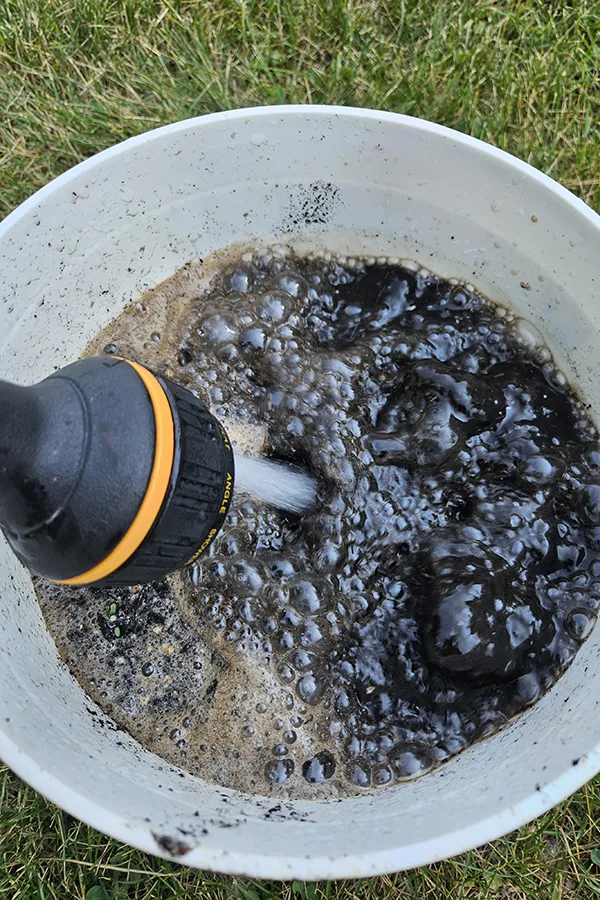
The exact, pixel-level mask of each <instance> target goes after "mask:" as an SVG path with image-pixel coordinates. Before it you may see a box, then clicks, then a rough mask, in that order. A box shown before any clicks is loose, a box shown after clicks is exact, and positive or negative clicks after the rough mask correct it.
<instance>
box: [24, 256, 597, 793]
mask: <svg viewBox="0 0 600 900" xmlns="http://www.w3.org/2000/svg"><path fill="white" fill-rule="evenodd" d="M212 265H213V263H211V266H212ZM216 266H217V267H218V268H217V269H213V268H207V266H206V262H204V263H202V264H197V265H189V266H185V267H184V268H183V269H182V270H180V272H178V273H177V274H176V275H175V276H173V277H172V278H170V279H169V280H167V281H166V282H164V283H163V284H162V285H159V286H158V287H157V288H155V289H154V290H153V291H150V292H149V293H147V294H145V295H144V296H143V297H142V298H140V300H139V302H137V303H135V304H132V305H131V306H130V307H128V308H127V309H126V310H124V311H123V313H122V314H121V316H120V317H119V318H118V319H117V320H116V321H115V322H113V323H111V324H110V325H109V326H107V328H106V329H105V330H104V331H103V332H102V333H101V334H100V335H98V337H97V338H96V340H95V342H94V344H92V345H91V346H90V348H89V351H88V352H89V353H118V354H119V355H120V356H125V357H129V358H131V359H136V360H138V361H139V362H141V363H143V364H145V365H147V366H149V367H150V368H152V369H153V370H154V371H156V372H158V373H160V374H161V375H163V376H164V377H166V378H170V379H173V380H174V381H177V382H178V383H179V384H181V385H182V386H184V387H186V388H187V389H189V390H191V391H192V392H194V393H195V394H196V395H197V396H199V397H200V398H201V399H202V400H203V401H204V402H205V403H207V404H209V405H210V407H211V409H212V411H213V412H214V414H215V415H216V417H217V418H218V419H219V421H220V422H221V423H222V424H223V427H224V428H225V429H226V431H227V434H228V435H229V437H230V440H231V443H232V445H233V446H234V447H235V450H236V453H237V454H238V465H237V468H238V472H237V480H236V487H237V490H236V491H235V492H234V494H235V495H234V498H233V503H232V505H231V509H230V511H229V513H228V516H227V520H226V522H225V524H224V527H223V529H222V530H221V532H220V533H219V534H218V535H217V537H216V539H215V541H214V542H213V544H212V546H211V547H210V548H209V550H208V551H207V552H206V553H205V554H203V555H202V556H201V557H200V558H199V559H198V560H197V561H196V562H195V563H194V564H193V565H192V566H191V567H189V568H188V569H187V570H185V571H183V572H181V573H179V574H178V575H176V576H173V577H172V578H170V579H169V580H168V581H166V582H161V583H158V584H154V585H146V586H143V587H142V588H140V587H131V588H119V587H114V588H106V587H103V588H84V589H81V588H73V587H69V586H64V585H51V584H42V583H38V584H37V590H38V596H39V599H40V604H41V607H42V611H43V613H44V616H45V619H46V622H47V624H48V628H49V630H50V633H51V634H52V636H53V638H54V640H55V642H56V645H57V647H58V650H59V652H60V654H61V656H62V657H63V659H64V660H65V662H66V663H67V665H68V666H69V668H70V670H71V671H72V673H73V674H74V675H75V677H76V678H77V679H78V681H79V682H80V684H81V685H82V687H83V688H84V689H85V690H86V692H87V693H88V695H89V696H90V697H91V698H92V699H93V700H94V701H96V702H97V703H98V704H99V705H100V707H101V708H102V710H103V711H104V713H105V714H106V715H110V716H111V717H112V719H113V720H114V721H115V722H116V723H117V725H119V726H120V727H121V728H123V729H125V730H127V731H128V732H129V733H130V734H132V735H133V736H134V737H136V738H137V739H138V740H139V741H140V743H141V744H142V745H143V746H145V747H147V748H148V749H150V750H153V751H154V752H156V753H158V754H159V755H160V756H161V757H162V758H163V759H164V760H166V762H167V763H168V764H171V765H178V766H182V767H183V768H185V769H187V770H188V771H190V772H192V773H193V774H195V775H200V776H201V777H202V778H204V779H205V780H207V781H210V782H215V783H218V784H221V785H224V786H226V787H228V788H232V789H236V790H242V791H246V792H251V793H259V794H267V795H268V796H270V797H273V798H275V797H277V798H281V799H284V798H289V797H293V798H303V799H311V800H317V799H318V800H325V799H337V798H339V797H342V796H348V795H356V794H359V793H361V792H364V791H369V790H381V789H386V788H387V786H390V785H398V784H400V783H402V782H404V781H407V780H410V779H412V778H416V777H419V776H421V775H423V774H425V773H426V772H428V771H430V770H431V769H432V768H434V767H436V766H438V765H440V764H441V763H443V762H445V761H446V760H449V759H450V758H451V757H453V756H455V755H456V754H457V753H460V752H461V751H462V750H464V749H465V748H466V747H468V746H470V745H471V744H473V743H474V742H475V741H477V740H479V739H481V738H483V737H486V736H488V735H490V734H492V733H493V732H494V731H496V730H498V729H499V728H501V727H503V726H504V724H505V723H506V722H507V721H508V720H509V719H510V718H511V717H512V716H514V715H515V714H516V713H518V712H520V711H521V710H523V709H524V708H525V707H527V706H530V705H531V704H532V703H535V702H536V700H537V699H538V698H539V697H540V696H541V695H542V694H543V693H544V692H545V691H546V690H548V689H549V688H550V687H551V686H552V684H553V683H554V682H555V681H556V679H557V678H558V677H559V676H560V675H561V674H562V672H563V671H564V669H565V668H566V667H567V666H568V665H569V664H570V662H571V660H572V659H573V658H574V656H575V654H576V652H577V650H578V648H579V646H580V645H581V643H582V642H583V641H584V640H585V639H586V637H587V636H588V635H589V633H590V631H591V630H592V628H593V626H594V622H595V621H596V617H597V615H598V612H599V611H600V445H599V443H598V435H597V434H596V431H595V430H594V428H593V426H592V423H591V422H589V421H588V420H587V417H586V415H585V412H584V410H583V409H582V408H581V406H580V405H579V404H577V403H576V401H575V398H574V397H573V396H572V395H571V394H570V393H569V391H568V389H567V388H566V386H565V378H564V376H563V374H562V373H561V372H559V371H558V370H557V369H556V366H555V365H554V363H553V362H552V357H551V352H550V350H549V348H547V347H544V346H543V345H542V344H541V341H542V338H541V336H540V335H538V334H537V333H535V332H534V331H533V330H532V329H531V328H530V327H529V326H528V324H527V323H523V322H520V321H519V320H515V316H514V315H513V314H512V313H511V312H510V310H499V309H498V308H497V307H495V306H493V305H491V304H489V303H488V302H486V301H485V300H484V299H483V298H481V297H479V296H478V295H477V294H476V292H475V291H474V290H472V289H471V288H469V287H468V286H465V285H460V284H459V283H458V282H456V281H452V282H450V281H444V280H441V279H439V278H436V277H435V276H434V275H432V274H431V273H429V272H427V271H426V270H423V269H419V268H418V267H417V266H415V265H405V264H404V263H402V264H399V263H398V261H397V260H391V259H390V260H387V261H386V260H385V259H379V260H378V261H377V262H375V261H374V260H371V261H366V262H361V261H360V260H348V259H342V258H338V259H337V260H333V259H332V257H331V255H329V254H328V255H327V258H326V259H320V258H317V257H313V258H312V259H299V258H297V257H294V256H291V255H290V256H286V255H285V254H284V253H280V252H275V251H269V252H267V251H265V250H259V251H257V252H256V253H254V254H250V255H248V256H245V257H244V258H242V259H241V258H240V257H236V258H233V257H231V258H227V259H223V258H220V259H219V260H217V261H216ZM247 457H250V459H248V458H247ZM257 458H258V461H257ZM280 460H285V461H288V462H289V463H291V464H293V465H299V466H301V467H302V468H301V472H303V473H305V476H308V477H309V478H314V479H315V481H314V482H313V483H312V485H311V486H310V490H311V491H312V492H313V493H312V496H313V498H314V497H315V493H314V492H315V491H316V499H317V500H318V502H316V503H315V504H314V507H313V508H311V509H303V510H301V512H302V514H301V515H291V514H290V512H289V510H290V508H291V507H290V505H289V504H290V503H291V502H294V503H298V502H300V503H306V502H307V500H308V494H307V493H306V491H307V490H308V489H309V486H308V485H307V483H306V481H305V480H304V479H303V478H302V477H300V482H298V478H297V477H294V478H292V477H290V476H292V475H296V476H297V472H293V471H292V470H290V469H287V468H285V467H284V468H280V466H285V463H278V462H276V461H280ZM257 467H258V468H257ZM298 490H299V491H300V493H299V494H297V493H296V491H298ZM246 491H248V493H246ZM258 491H262V493H261V494H259V498H258V499H257V498H256V494H257V492H258ZM250 492H252V494H254V496H250ZM265 492H266V493H265ZM261 498H263V499H261ZM265 501H267V502H265ZM273 504H279V505H280V506H282V507H285V508H284V509H278V508H277V505H273ZM518 764H519V765H523V766H526V765H527V760H526V759H525V758H524V759H523V760H521V761H520V762H519V763H518ZM159 787H160V785H159Z"/></svg>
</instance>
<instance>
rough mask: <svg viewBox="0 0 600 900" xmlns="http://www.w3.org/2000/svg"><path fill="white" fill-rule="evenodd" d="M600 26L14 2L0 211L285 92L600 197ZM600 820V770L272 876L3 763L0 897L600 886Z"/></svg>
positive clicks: (156, 2) (444, 4) (3, 20)
mask: <svg viewBox="0 0 600 900" xmlns="http://www.w3.org/2000/svg"><path fill="white" fill-rule="evenodd" d="M599 31H600V0H597V2H592V0H579V2H578V0H571V2H562V0H421V2H415V0H197V2H196V0H171V2H165V0H71V2H64V0H63V2H59V0H0V110H2V113H1V115H2V119H1V124H0V215H5V214H7V213H8V212H9V211H10V210H11V209H13V208H14V207H15V206H16V205H17V204H18V203H20V202H21V201H22V200H24V199H25V198H26V197H27V196H29V194H31V193H32V191H34V190H36V189H37V188H39V187H41V186H42V185H43V184H45V183H46V182H47V181H48V180H49V179H51V178H53V177H54V176H55V175H58V174H59V173H61V172H63V171H64V170H65V169H67V168H69V167H70V166H72V165H74V164H75V163H77V162H79V161H80V160H82V159H85V158H86V157H88V156H90V155H91V154H93V153H96V152H97V151H98V150H102V149H103V148H105V147H108V146H110V145H111V144H114V143H116V142H117V141H121V140H123V139H124V138H127V137H130V136H132V135H134V134H138V133H140V132H142V131H146V130H147V129H149V128H155V127H156V126H159V125H163V124H166V123H168V122H172V121H175V120H177V119H184V118H187V117H188V116H196V115H200V114H202V113H207V112H214V111H216V110H222V109H230V108H232V107H239V106H252V105H256V104H272V103H337V104H345V105H356V106H371V107H379V108H381V109H387V110H392V111H395V112H402V113H408V114H411V115H416V116H421V117H423V118H426V119H431V120H433V121H436V122H441V123H443V124H445V125H449V126H451V127H453V128H457V129H459V130H461V131H464V132H468V133H469V134H473V135H475V136H477V137H479V138H482V139H483V140H486V141H489V142H490V143H492V144H495V145H496V146H498V147H501V148H503V149H505V150H508V151H509V152H511V153H514V154H515V155H517V156H520V157H521V158H522V159H525V160H527V161H528V162H530V163H532V164H533V165H534V166H537V167H538V168H540V169H542V170H543V171H544V172H547V173H548V174H550V175H552V176H553V177H554V178H556V179H557V180H559V181H561V182H562V183H563V184H564V185H566V186H567V187H568V188H570V189H571V190H572V191H574V192H575V193H576V194H578V195H579V196H580V197H582V198H583V199H584V200H585V201H586V202H587V203H589V204H590V205H591V206H593V207H594V208H598V206H599V203H600V133H599V131H598V120H599V117H600V36H599ZM0 689H1V687H0ZM592 690H597V688H594V687H593V686H592V685H590V691H592ZM599 821H600V780H598V779H597V780H596V781H595V782H593V783H591V784H589V785H588V786H586V787H585V788H584V789H582V790H581V791H579V793H577V794H576V795H575V796H574V797H573V798H572V799H571V800H570V801H568V802H567V803H564V804H563V805H562V806H561V807H559V808H558V809H556V810H553V811H552V812H550V813H548V814H547V815H546V816H544V817H543V818H541V819H538V820H537V821H536V822H534V823H533V824H531V825H530V826H527V827H526V828H523V829H521V830H520V831H519V832H516V833H515V834H513V835H511V836H510V837H508V838H506V839H504V840H500V841H496V842H495V843H494V844H491V845H488V846H486V847H484V848H483V849H481V850H477V851H473V852H472V853H468V854H464V855H463V856H461V857H458V858H457V859H455V860H451V861H449V862H446V863H442V864H439V865H436V866H433V867H430V868H427V869H421V870H418V871H415V872H410V873H407V874H400V875H394V876H389V877H383V878H376V879H369V880H363V881H361V882H339V883H335V884H333V883H332V884H329V883H320V884H318V885H302V884H300V883H298V882H295V883H293V884H291V885H281V884H274V883H268V882H260V883H259V882H252V881H250V880H248V879H231V878H221V877H219V876H212V875H206V876H204V875H202V874H199V873H197V872H193V871H189V870H187V869H184V868H182V867H180V866H175V865H171V864H168V863H165V862H162V861H159V860H156V859H154V858H152V857H149V856H147V855H145V854H143V853H139V852H138V851H136V850H131V849H130V848H128V847H126V846H123V845H120V844H118V843H116V842H114V841H111V840H108V839H107V838H105V837H104V836H103V835H100V834H98V833H97V832H94V831H93V830H92V829H90V828H88V827H87V826H85V825H83V824H81V823H79V822H77V821H76V820H74V819H73V818H71V817H70V816H68V815H66V814H64V813H62V812H61V811H60V810H58V809H56V808H55V807H54V806H52V805H51V804H49V803H47V802H46V801H45V800H43V799H42V798H41V797H39V796H38V795H37V794H35V793H34V792H33V791H32V790H31V789H29V788H28V787H26V786H25V785H24V784H23V783H22V782H20V781H19V780H18V779H17V778H16V777H15V776H14V775H12V774H11V773H10V772H9V771H8V770H7V769H3V768H2V767H1V765H0V900H17V898H19V900H21V898H22V900H30V898H41V900H47V898H56V900H70V898H81V900H127V898H130V900H144V898H147V900H150V898H152V900H176V898H209V897H211V898H216V900H220V898H241V900H244V898H245V900H258V898H263V897H273V898H280V897H281V898H298V900H302V898H314V900H318V898H321V897H328V898H332V900H333V898H346V897H347V898H357V900H358V898H360V900H367V898H378V900H379V898H396V897H398V898H432V900H438V898H440V900H443V898H452V900H463V898H465V900H466V898H496V900H513V898H514V900H518V898H536V900H560V898H593V897H597V896H600V828H599V824H598V823H599Z"/></svg>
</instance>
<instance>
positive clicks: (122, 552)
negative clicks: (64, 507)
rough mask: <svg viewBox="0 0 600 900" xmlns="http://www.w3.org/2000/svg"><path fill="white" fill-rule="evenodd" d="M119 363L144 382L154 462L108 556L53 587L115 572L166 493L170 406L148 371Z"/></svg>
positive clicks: (153, 519)
mask: <svg viewBox="0 0 600 900" xmlns="http://www.w3.org/2000/svg"><path fill="white" fill-rule="evenodd" d="M123 362H126V363H128V365H130V366H132V367H133V368H134V369H135V371H136V372H137V373H138V375H139V376H140V378H141V379H142V381H143V382H144V385H145V387H146V390H147V391H148V394H149V395H150V400H151V402H152V408H153V410H154V423H155V430H156V443H155V449H154V463H153V465H152V471H151V473H150V479H149V481H148V487H147V488H146V493H145V495H144V499H143V500H142V502H141V504H140V508H139V509H138V511H137V514H136V516H135V518H134V520H133V522H132V523H131V525H130V526H129V529H128V530H127V531H126V532H125V534H124V535H123V537H122V538H121V540H120V541H119V543H118V544H117V546H116V547H115V548H114V549H113V550H111V552H110V553H109V554H108V556H106V557H105V558H104V559H103V560H102V562H100V563H98V565H96V566H94V568H93V569H89V571H87V572H84V573H83V574H82V575H75V576H74V577H73V578H65V579H64V580H61V581H56V582H55V583H56V584H69V585H86V584H93V583H94V582H96V581H102V579H103V578H107V577H108V576H109V575H112V574H113V572H116V571H117V569H120V568H121V566H123V565H124V564H125V563H126V562H127V560H128V559H130V558H131V557H132V556H133V554H134V553H135V552H136V550H138V549H139V547H140V546H141V544H142V542H143V541H144V540H145V539H146V538H147V536H148V534H149V532H150V529H151V528H152V526H153V525H154V523H155V522H156V519H157V517H158V514H159V512H160V510H161V507H162V505H163V503H164V501H165V497H166V496H167V491H168V490H169V484H170V482H171V473H172V471H173V461H174V459H175V425H174V423H173V413H172V411H171V405H170V403H169V401H168V399H167V395H166V394H165V392H164V390H163V388H162V385H161V384H160V382H159V381H158V379H157V378H155V376H154V375H153V374H152V372H150V371H148V369H145V368H144V366H140V365H139V363H135V362H131V360H129V359H125V360H123Z"/></svg>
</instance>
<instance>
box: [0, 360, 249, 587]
mask: <svg viewBox="0 0 600 900" xmlns="http://www.w3.org/2000/svg"><path fill="white" fill-rule="evenodd" d="M233 483H234V463H233V453H232V449H231V445H230V442H229V439H228V437H227V434H226V432H225V430H224V429H223V427H222V426H221V424H220V423H219V422H218V421H217V420H216V419H215V418H214V416H213V415H212V414H211V413H210V411H209V410H208V408H207V407H206V406H205V405H204V404H203V403H202V402H201V401H200V400H198V399H197V397H195V396H194V394H192V393H191V392H190V391H187V390H185V389H184V388H181V387H179V386H178V385H176V384H173V383H172V382H170V381H168V380H166V379H163V378H160V377H157V376H156V375H154V374H153V373H152V372H150V371H149V370H148V369H146V368H144V367H143V366H140V365H139V364H137V363H133V362H129V361H127V360H121V359H116V358H114V357H93V358H91V359H85V360H80V361H79V362H76V363H73V364H72V365H70V366H67V367H65V368H64V369H61V370H60V371H58V372H56V373H55V374H53V375H51V376H50V377H49V378H46V379H45V380H44V381H42V382H40V383H39V384H36V385H34V386H32V387H21V386H17V385H13V384H9V383H7V382H0V528H1V529H2V531H3V532H4V534H5V536H6V538H7V540H8V542H9V543H10V545H11V547H12V549H13V550H14V551H15V553H16V555H17V556H18V557H19V559H20V560H21V562H22V563H23V564H24V565H25V566H27V568H28V569H30V570H31V571H32V572H35V573H37V574H38V575H42V576H44V577H46V578H48V579H50V580H52V581H56V582H59V583H62V584H70V585H90V584H95V585H98V584H141V583H145V582H149V581H155V580H157V579H160V578H162V577H164V576H165V575H167V574H169V573H170V572H173V571H175V570H177V569H180V568H182V567H183V566H185V565H186V564H188V563H190V562H192V561H193V560H194V559H196V558H197V557H198V556H199V555H200V554H201V553H202V552H203V551H204V550H206V548H207V547H208V546H210V544H211V543H212V541H213V540H214V538H215V537H216V535H217V534H218V532H219V530H220V528H221V525H222V524H223V521H224V519H225V516H226V515H227V511H228V508H229V504H230V501H231V497H232V494H233Z"/></svg>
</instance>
